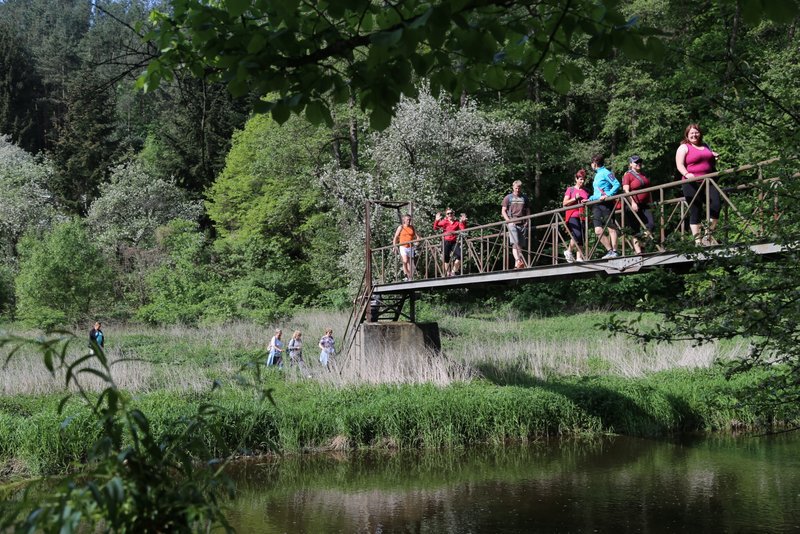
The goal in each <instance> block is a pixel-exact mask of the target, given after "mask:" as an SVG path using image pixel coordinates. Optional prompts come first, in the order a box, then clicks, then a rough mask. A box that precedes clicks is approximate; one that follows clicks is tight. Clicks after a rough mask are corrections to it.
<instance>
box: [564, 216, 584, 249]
mask: <svg viewBox="0 0 800 534" xmlns="http://www.w3.org/2000/svg"><path fill="white" fill-rule="evenodd" d="M567 227H568V228H569V233H570V234H572V239H574V240H575V242H576V243H577V244H579V245H581V246H583V221H582V220H581V219H580V217H572V218H570V220H568V221H567Z"/></svg>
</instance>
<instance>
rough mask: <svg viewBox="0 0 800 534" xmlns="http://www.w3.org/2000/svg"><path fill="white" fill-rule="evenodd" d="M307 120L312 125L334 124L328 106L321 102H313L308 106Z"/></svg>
mask: <svg viewBox="0 0 800 534" xmlns="http://www.w3.org/2000/svg"><path fill="white" fill-rule="evenodd" d="M306 118H307V119H308V120H309V122H310V123H311V124H316V125H319V124H322V123H323V122H324V123H325V124H329V125H330V124H333V118H332V117H331V112H330V110H329V109H328V106H326V105H325V103H324V102H321V101H319V100H313V101H311V102H309V103H308V104H307V105H306Z"/></svg>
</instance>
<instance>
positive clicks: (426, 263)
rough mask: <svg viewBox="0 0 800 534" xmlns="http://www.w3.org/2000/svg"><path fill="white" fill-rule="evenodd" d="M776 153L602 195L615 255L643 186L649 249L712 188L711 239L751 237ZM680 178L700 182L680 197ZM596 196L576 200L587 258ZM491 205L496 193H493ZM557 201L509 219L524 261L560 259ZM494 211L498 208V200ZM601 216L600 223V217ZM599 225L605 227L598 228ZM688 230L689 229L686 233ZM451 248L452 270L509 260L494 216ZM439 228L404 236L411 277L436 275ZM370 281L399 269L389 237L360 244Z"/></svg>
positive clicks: (774, 211)
mask: <svg viewBox="0 0 800 534" xmlns="http://www.w3.org/2000/svg"><path fill="white" fill-rule="evenodd" d="M777 161H778V158H775V159H771V160H767V161H763V162H760V163H756V164H753V165H744V166H741V167H736V168H733V169H728V170H724V171H720V172H715V173H712V174H708V175H705V176H698V177H695V178H691V179H689V180H679V181H675V182H670V183H667V184H662V185H657V186H652V187H648V188H646V189H638V190H636V191H632V192H630V193H623V194H619V195H615V196H613V197H609V198H608V199H606V201H610V200H615V201H617V202H618V204H617V209H616V212H615V217H614V218H615V220H616V221H617V224H618V225H619V226H620V227H621V228H622V231H621V232H620V236H619V241H618V249H619V252H620V254H621V255H622V256H626V255H630V254H631V253H632V252H633V246H632V238H633V237H634V236H633V235H632V234H631V233H630V232H629V231H626V229H627V227H628V225H629V223H630V222H631V217H636V218H637V219H638V222H639V224H640V227H641V228H646V225H645V224H644V223H645V221H643V220H642V219H641V217H640V216H639V215H637V214H636V213H635V212H633V211H632V210H630V209H626V208H630V203H631V197H633V196H635V195H640V194H642V193H648V192H649V193H650V194H651V197H652V199H653V203H652V204H651V206H650V209H651V210H652V211H653V216H654V218H655V222H656V225H655V229H654V231H653V233H652V235H649V236H642V235H640V236H639V238H640V239H643V240H645V241H646V242H647V243H649V244H648V245H647V247H649V249H650V251H651V252H664V251H666V250H669V249H670V246H669V245H670V240H673V239H682V238H683V237H684V236H685V235H686V234H687V233H689V230H688V216H689V208H690V206H692V205H693V204H694V203H702V204H703V205H704V210H705V213H704V217H703V222H704V224H706V225H707V223H708V221H709V220H710V216H711V213H710V205H709V204H710V203H709V200H710V198H709V197H710V194H711V191H712V190H716V191H718V192H719V195H720V203H721V210H720V216H719V224H718V227H717V230H716V232H715V233H714V236H713V237H714V240H715V243H716V242H719V243H725V244H730V245H733V244H741V243H752V242H754V241H759V240H761V239H763V237H764V231H765V223H767V222H769V221H770V220H775V218H776V217H779V211H778V210H779V205H778V200H779V199H778V198H777V196H776V195H773V194H770V193H769V189H768V185H769V184H770V183H772V182H774V181H776V180H777V178H771V179H767V178H764V168H765V167H768V166H769V165H771V164H774V163H775V162H777ZM688 182H703V183H705V184H706V187H700V188H699V191H698V193H697V194H696V195H695V196H694V197H693V198H692V199H690V200H689V201H687V200H686V199H685V198H684V196H683V193H682V186H683V184H685V183H688ZM598 203H600V201H593V202H587V203H584V204H583V206H584V210H585V215H586V218H585V220H584V221H583V224H584V235H585V236H586V239H585V243H584V247H583V254H584V257H585V258H586V259H587V260H589V261H591V260H592V259H599V256H600V255H601V254H604V253H605V249H603V248H602V247H600V250H599V251H598V245H599V240H598V239H597V236H596V235H595V232H594V228H593V225H592V224H591V208H592V206H593V205H596V204H598ZM498 205H499V201H498ZM570 209H574V206H570V207H568V208H558V209H553V210H548V211H544V212H540V213H535V214H533V215H530V216H528V217H523V218H521V219H514V220H512V222H517V223H520V224H525V225H527V226H528V229H529V231H528V232H527V242H526V243H525V244H524V246H523V250H522V254H523V257H524V261H525V267H526V268H530V267H535V266H538V265H556V264H559V263H565V262H566V260H565V259H564V257H563V255H562V254H561V253H563V250H564V249H565V247H566V246H567V244H568V243H569V240H570V234H569V231H568V229H567V223H566V221H565V219H564V214H565V213H566V211H567V210H570ZM498 211H499V208H498ZM607 224H608V223H607ZM604 230H605V229H604ZM689 235H690V234H689ZM456 236H457V242H458V247H457V248H458V249H460V251H461V259H462V261H461V265H460V267H459V270H458V272H455V273H454V274H453V275H454V276H461V275H466V274H479V273H489V272H495V271H500V270H506V269H511V268H513V267H514V259H513V255H512V251H511V246H510V244H509V240H508V226H507V224H506V221H498V222H493V223H490V224H484V225H480V226H474V227H468V228H467V229H465V230H461V231H458V232H456ZM442 239H443V237H442V234H437V235H432V236H427V237H423V238H420V239H417V240H415V241H413V242H411V244H412V245H413V246H414V247H415V249H416V254H415V258H414V264H415V273H414V280H425V279H431V278H439V277H444V276H445V275H446V273H445V272H444V271H443V257H442ZM367 255H368V258H369V260H370V265H369V269H368V272H370V273H371V278H372V284H373V285H375V284H387V283H395V282H400V281H402V280H403V271H402V267H401V263H400V256H399V254H398V253H397V248H396V247H393V246H392V245H387V246H380V247H372V248H369V249H368V251H367Z"/></svg>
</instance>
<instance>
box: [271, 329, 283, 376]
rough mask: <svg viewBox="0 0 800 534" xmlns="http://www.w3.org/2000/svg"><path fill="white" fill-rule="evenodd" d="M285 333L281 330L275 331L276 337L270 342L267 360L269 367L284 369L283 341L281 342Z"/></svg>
mask: <svg viewBox="0 0 800 534" xmlns="http://www.w3.org/2000/svg"><path fill="white" fill-rule="evenodd" d="M281 336H283V332H282V331H281V329H280V328H278V329H276V330H275V335H274V336H272V339H271V340H270V342H269V347H267V350H268V351H269V358H267V366H270V365H277V366H278V367H279V368H282V367H283V341H282V340H281Z"/></svg>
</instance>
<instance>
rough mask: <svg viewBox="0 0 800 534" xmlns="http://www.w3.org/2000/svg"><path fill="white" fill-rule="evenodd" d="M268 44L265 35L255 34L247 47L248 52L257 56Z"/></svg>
mask: <svg viewBox="0 0 800 534" xmlns="http://www.w3.org/2000/svg"><path fill="white" fill-rule="evenodd" d="M265 44H267V39H266V37H264V34H263V33H261V32H258V31H257V32H255V33H254V34H253V37H251V38H250V43H248V45H247V52H248V53H249V54H257V53H258V52H261V50H263V49H264V45H265Z"/></svg>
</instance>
